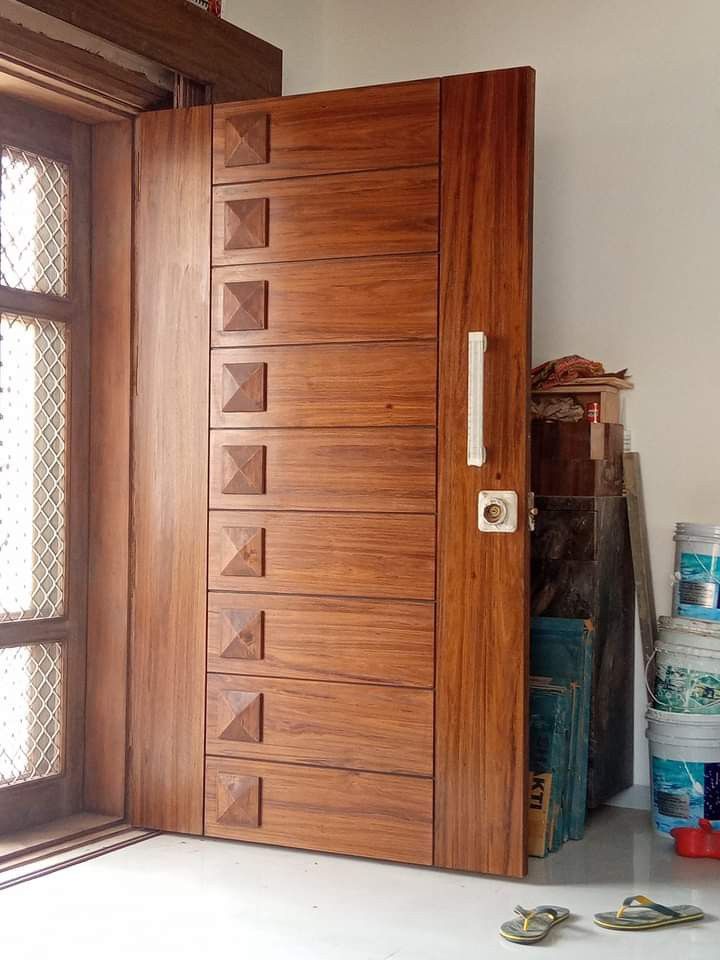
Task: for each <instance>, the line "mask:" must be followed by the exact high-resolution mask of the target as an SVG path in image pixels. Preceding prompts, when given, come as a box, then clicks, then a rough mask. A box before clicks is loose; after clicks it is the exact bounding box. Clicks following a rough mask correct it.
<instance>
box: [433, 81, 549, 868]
mask: <svg viewBox="0 0 720 960" xmlns="http://www.w3.org/2000/svg"><path fill="white" fill-rule="evenodd" d="M441 90H442V92H441V116H442V128H441V209H442V223H441V237H442V240H441V251H440V358H439V368H440V371H441V380H440V385H439V419H438V436H439V450H438V456H439V464H438V471H439V478H438V509H439V518H438V520H439V528H438V558H439V565H438V637H437V672H436V740H435V755H436V802H435V858H434V862H435V864H436V865H437V866H442V867H452V868H455V869H462V870H473V871H479V872H483V873H496V874H506V875H511V876H521V875H523V874H524V873H525V870H526V828H525V824H526V808H527V796H528V789H527V787H528V784H527V769H528V754H527V730H528V717H527V677H528V585H529V576H528V575H529V535H528V525H527V509H526V504H527V494H528V489H529V443H528V438H529V428H530V424H529V411H528V406H529V395H530V383H529V372H530V349H529V329H530V323H529V317H530V296H531V293H530V291H531V252H530V251H531V234H532V230H531V211H532V144H533V71H532V70H531V69H529V68H519V69H516V70H507V71H505V70H503V71H497V72H491V73H485V74H476V75H470V76H460V77H451V78H449V79H444V80H442V82H441ZM472 330H483V331H484V332H485V333H486V334H487V337H488V349H487V354H486V357H485V395H484V396H485V444H486V446H487V462H486V464H485V465H484V466H483V467H479V468H478V467H468V465H467V410H468V396H467V380H468V372H467V363H468V346H467V344H468V332H469V331H472ZM481 489H500V490H515V491H516V492H517V494H518V503H519V517H518V530H517V532H516V533H514V534H489V533H480V532H478V530H477V521H476V516H477V494H478V491H479V490H481Z"/></svg>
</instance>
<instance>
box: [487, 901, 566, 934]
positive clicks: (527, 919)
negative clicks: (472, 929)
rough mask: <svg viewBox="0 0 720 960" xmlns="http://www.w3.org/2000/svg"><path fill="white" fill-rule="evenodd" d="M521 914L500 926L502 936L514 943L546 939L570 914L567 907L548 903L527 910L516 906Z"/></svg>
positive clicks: (517, 911)
mask: <svg viewBox="0 0 720 960" xmlns="http://www.w3.org/2000/svg"><path fill="white" fill-rule="evenodd" d="M515 913H517V914H518V915H519V919H517V920H508V921H507V923H504V924H503V925H502V926H501V927H500V936H501V937H504V938H505V939H506V940H510V941H511V942H512V943H538V941H540V940H544V939H545V937H546V936H547V935H548V933H549V932H550V931H551V930H552V928H553V927H554V926H555V925H556V924H557V923H562V921H563V920H567V918H568V917H569V916H570V911H569V910H567V909H566V908H565V907H552V906H549V905H547V904H543V905H542V906H539V907H535V909H534V910H526V909H525V908H524V907H515Z"/></svg>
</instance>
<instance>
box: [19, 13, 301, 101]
mask: <svg viewBox="0 0 720 960" xmlns="http://www.w3.org/2000/svg"><path fill="white" fill-rule="evenodd" d="M22 2H23V3H24V4H25V5H26V6H29V7H34V8H35V9H36V10H42V11H43V13H48V14H50V16H52V17H57V18H58V20H64V21H65V22H66V23H71V24H73V26H75V27H79V28H80V29H81V30H85V31H87V32H88V33H93V34H95V35H96V36H98V37H102V38H103V39H104V40H109V41H110V42H111V43H115V44H117V45H118V46H119V47H124V48H125V49H126V50H132V51H133V52H134V53H139V54H141V55H142V56H144V57H147V58H148V59H149V60H153V61H155V62H156V63H162V64H163V65H164V66H166V67H169V68H170V69H171V70H176V71H177V72H178V73H183V74H185V75H186V76H188V77H190V78H192V79H194V80H199V81H201V82H203V83H211V84H213V85H214V96H213V99H214V101H215V102H216V103H219V102H222V101H223V100H251V99H253V98H256V97H267V96H271V97H273V96H278V95H279V94H280V93H282V51H281V50H279V49H278V48H277V47H274V46H272V44H269V43H267V42H266V41H264V40H261V39H260V38H259V37H255V36H253V34H251V33H247V32H246V31H245V30H241V29H239V28H238V27H236V26H234V25H233V24H231V23H229V22H228V21H227V20H221V19H219V18H218V17H211V16H208V14H207V13H205V12H204V11H202V10H199V9H198V8H197V7H196V6H193V5H192V4H190V3H186V2H178V0H153V3H146V2H145V0H115V2H113V3H112V4H108V3H106V2H105V0H73V2H72V3H68V2H67V0H22Z"/></svg>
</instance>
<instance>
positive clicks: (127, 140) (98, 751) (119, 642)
mask: <svg viewBox="0 0 720 960" xmlns="http://www.w3.org/2000/svg"><path fill="white" fill-rule="evenodd" d="M132 151H133V125H132V122H131V121H130V120H123V121H120V122H119V123H103V124H98V125H97V126H95V127H94V128H93V177H92V179H93V201H92V224H93V276H92V310H91V357H90V359H91V363H90V370H91V372H90V417H91V420H90V462H89V471H90V521H89V522H90V541H89V551H88V645H87V681H86V689H87V694H86V705H85V785H84V805H83V806H84V809H85V810H91V811H94V812H98V813H105V814H110V815H114V816H119V817H121V816H123V815H124V812H125V751H126V715H125V711H126V691H127V684H126V675H127V645H128V603H129V596H128V590H129V585H128V578H129V523H130V376H131V343H130V338H131V320H132V309H131V304H132V276H131V266H132V190H133V186H132V177H133V152H132Z"/></svg>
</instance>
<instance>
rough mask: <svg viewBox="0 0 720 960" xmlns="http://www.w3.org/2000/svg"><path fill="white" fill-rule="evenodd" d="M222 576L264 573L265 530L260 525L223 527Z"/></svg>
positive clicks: (247, 575) (260, 575)
mask: <svg viewBox="0 0 720 960" xmlns="http://www.w3.org/2000/svg"><path fill="white" fill-rule="evenodd" d="M221 550H222V553H221V556H222V576H223V577H262V576H263V575H264V573H265V531H264V529H263V528H262V527H223V529H222V546H221Z"/></svg>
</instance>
